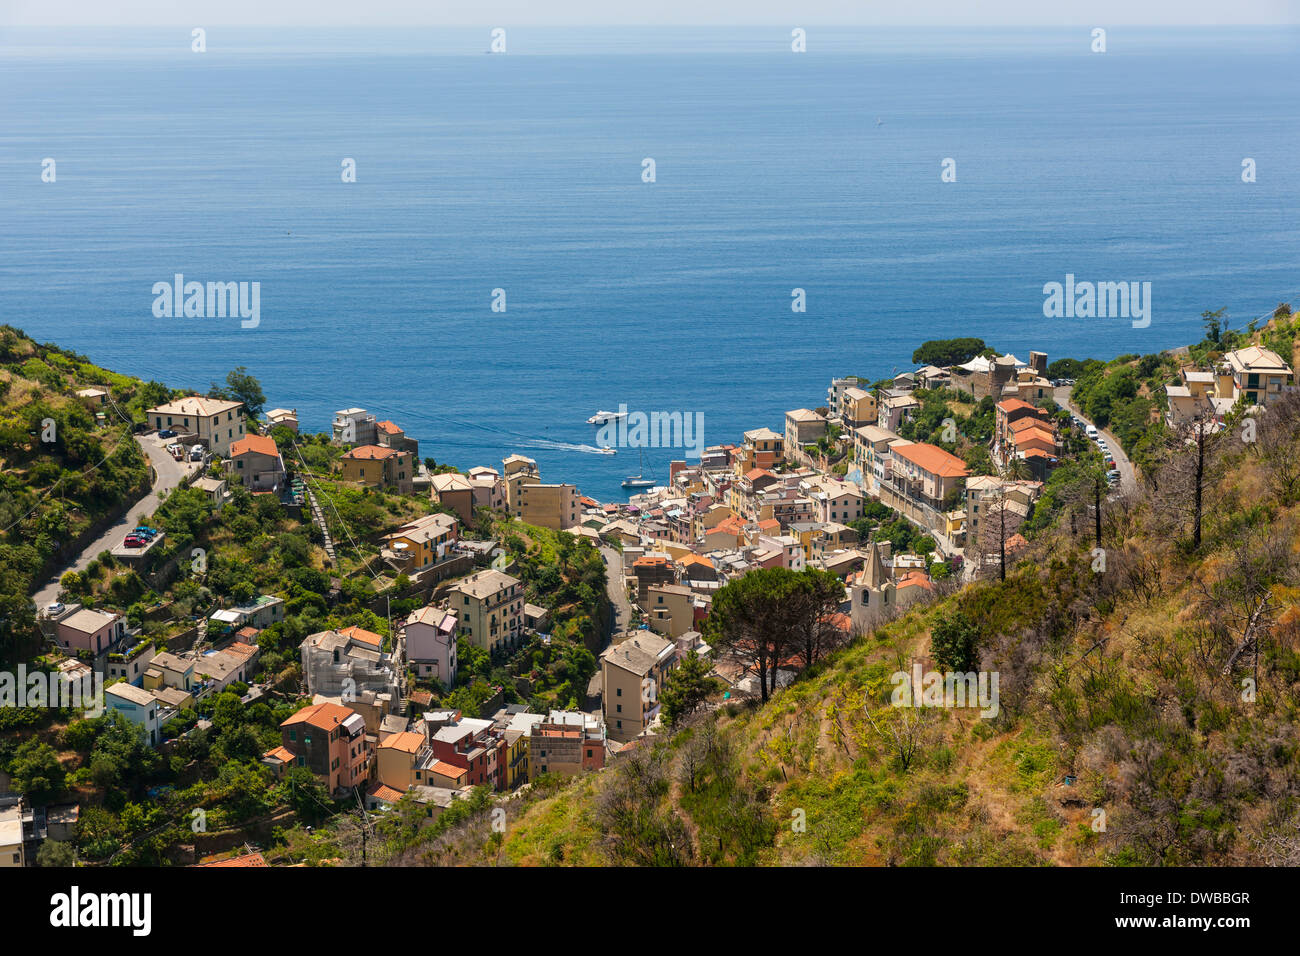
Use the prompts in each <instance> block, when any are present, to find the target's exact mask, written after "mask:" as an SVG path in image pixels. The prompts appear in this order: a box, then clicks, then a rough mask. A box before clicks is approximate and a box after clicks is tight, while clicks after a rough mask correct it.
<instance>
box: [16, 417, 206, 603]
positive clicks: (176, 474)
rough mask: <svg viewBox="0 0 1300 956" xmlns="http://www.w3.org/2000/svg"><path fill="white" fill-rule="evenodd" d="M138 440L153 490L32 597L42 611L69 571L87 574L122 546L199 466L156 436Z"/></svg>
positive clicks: (136, 438)
mask: <svg viewBox="0 0 1300 956" xmlns="http://www.w3.org/2000/svg"><path fill="white" fill-rule="evenodd" d="M135 440H136V441H137V442H138V443H139V445H140V448H141V450H142V451H143V452H144V453H145V455H146V456H147V457H148V459H149V463H150V464H151V465H152V466H153V475H154V481H153V487H152V488H150V489H149V493H148V494H146V495H145V496H144V497H143V498H141V499H140V500H139V501H137V502H136V503H135V504H133V505H132V506H131V507H130V508H128V509H127V510H126V513H125V514H124V515H123V516H122V517H121V518H120V519H119V520H118V521H117V522H116V523H114V524H113V526H112V527H110V528H109V529H108V530H106V531H105V532H104V533H103V534H101V535H100V536H99V537H98V538H96V539H95V540H94V541H92V542H91V543H90V544H88V545H87V546H86V547H85V548H83V549H82V550H81V553H80V554H79V555H77V557H76V560H74V561H72V562H71V563H70V564H68V565H67V566H65V567H63V568H61V569H59V571H58V572H56V573H55V575H54V577H53V578H52V579H50V580H49V581H47V582H46V583H45V584H44V585H43V586H42V587H41V589H40V590H39V591H37V592H36V593H35V594H34V595H32V600H33V601H35V602H36V610H37V611H38V612H39V611H40V610H41V609H43V608H45V607H46V606H48V605H50V604H53V603H54V601H55V600H57V599H58V596H59V578H61V577H63V575H65V574H67V573H68V572H69V571H84V570H86V566H87V565H89V564H90V562H91V561H93V560H94V559H95V558H97V557H99V555H100V554H101V553H103V552H104V551H108V550H111V549H112V548H113V547H114V546H115V545H117V544H119V543H121V541H122V539H123V538H124V537H126V533H127V532H128V531H130V530H131V529H132V528H134V527H135V526H136V525H138V524H140V522H141V521H142V520H143V519H145V518H147V517H148V516H149V515H151V514H153V513H154V511H155V510H156V509H157V507H158V504H159V502H160V501H161V496H162V493H163V492H166V491H171V490H172V489H173V488H175V487H176V486H177V485H179V484H180V483H181V479H182V478H184V477H185V476H186V475H188V474H190V473H191V472H192V471H194V470H195V469H196V467H198V465H197V463H190V462H188V461H187V462H179V461H177V460H176V459H175V458H173V457H172V456H171V455H170V454H168V452H167V449H166V448H164V447H163V446H162V445H160V444H159V439H158V438H157V436H156V435H153V434H149V435H136V436H135Z"/></svg>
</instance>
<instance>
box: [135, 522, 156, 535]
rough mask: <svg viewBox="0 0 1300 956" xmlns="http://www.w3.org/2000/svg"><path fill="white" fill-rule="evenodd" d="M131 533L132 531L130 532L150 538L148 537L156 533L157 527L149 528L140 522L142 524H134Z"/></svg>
mask: <svg viewBox="0 0 1300 956" xmlns="http://www.w3.org/2000/svg"><path fill="white" fill-rule="evenodd" d="M131 533H132V534H137V535H140V536H141V537H143V538H150V539H152V538H153V536H154V535H156V534H157V533H158V529H157V528H150V527H149V526H148V525H143V524H142V525H136V527H135V530H134V531H132V532H131Z"/></svg>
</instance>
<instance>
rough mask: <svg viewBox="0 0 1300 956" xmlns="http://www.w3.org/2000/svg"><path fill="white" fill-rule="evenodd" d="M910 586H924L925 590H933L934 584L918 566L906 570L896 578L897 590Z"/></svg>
mask: <svg viewBox="0 0 1300 956" xmlns="http://www.w3.org/2000/svg"><path fill="white" fill-rule="evenodd" d="M911 587H919V588H925V590H927V591H933V590H934V585H933V584H931V583H930V576H929V575H928V574H926V573H925V572H924V571H922V570H920V569H919V568H914V569H912V570H911V571H908V572H907V573H906V574H904V575H903V576H902V577H901V578H899V579H898V584H897V589H898V590H902V589H903V588H911Z"/></svg>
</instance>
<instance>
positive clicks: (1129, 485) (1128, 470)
mask: <svg viewBox="0 0 1300 956" xmlns="http://www.w3.org/2000/svg"><path fill="white" fill-rule="evenodd" d="M1070 391H1071V390H1070V388H1069V387H1068V386H1063V387H1059V388H1057V389H1056V390H1055V391H1054V392H1053V393H1052V397H1053V398H1054V399H1055V400H1056V404H1058V405H1060V406H1061V407H1062V408H1068V409H1069V410H1070V411H1071V413H1073V414H1074V415H1075V416H1076V417H1077V418H1078V419H1079V420H1080V421H1082V422H1083V423H1084V425H1085V426H1086V425H1093V424H1095V422H1092V421H1090V420H1089V419H1088V416H1086V415H1085V414H1083V412H1081V411H1079V407H1078V406H1077V405H1075V404H1074V402H1073V401H1072V400H1071V398H1070ZM1097 430H1098V431H1099V432H1101V435H1102V437H1103V438H1105V439H1106V442H1107V444H1108V445H1109V446H1110V456H1111V457H1112V458H1114V459H1115V469H1116V470H1117V471H1118V472H1119V490H1120V491H1121V492H1122V493H1123V494H1131V493H1133V492H1135V491H1137V486H1138V485H1137V471H1136V470H1135V469H1134V468H1133V462H1131V461H1129V457H1128V455H1126V454H1125V453H1124V446H1123V445H1121V444H1120V441H1119V439H1118V438H1116V437H1115V436H1114V435H1113V434H1111V433H1110V432H1109V431H1107V430H1106V429H1104V428H1099V429H1097Z"/></svg>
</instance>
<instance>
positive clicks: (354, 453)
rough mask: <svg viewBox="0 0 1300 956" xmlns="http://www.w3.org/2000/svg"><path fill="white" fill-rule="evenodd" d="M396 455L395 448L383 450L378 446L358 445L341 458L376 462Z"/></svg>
mask: <svg viewBox="0 0 1300 956" xmlns="http://www.w3.org/2000/svg"><path fill="white" fill-rule="evenodd" d="M396 454H397V449H396V448H383V447H381V446H380V445H358V446H357V447H356V448H354V449H352V450H351V451H350V452H348V453H347V454H346V455H344V456H343V457H344V458H351V459H353V460H361V461H377V460H380V459H383V458H391V457H392V456H393V455H396Z"/></svg>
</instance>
